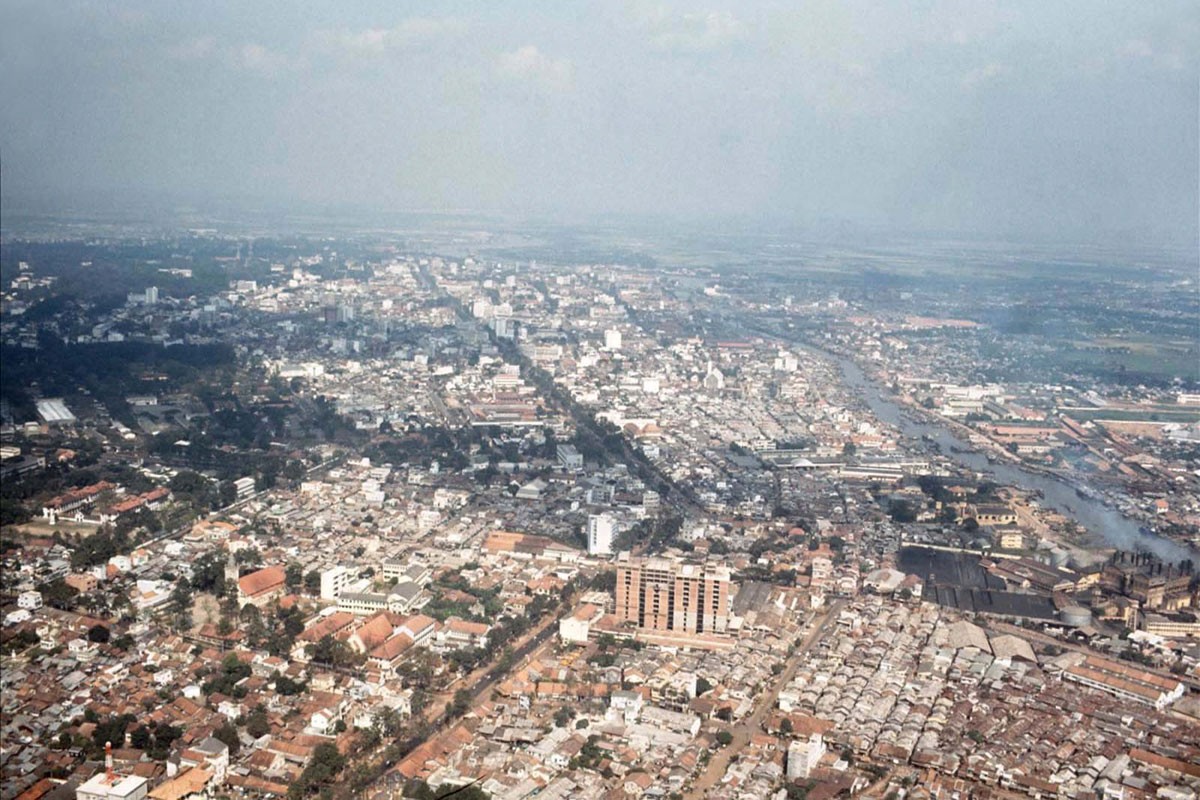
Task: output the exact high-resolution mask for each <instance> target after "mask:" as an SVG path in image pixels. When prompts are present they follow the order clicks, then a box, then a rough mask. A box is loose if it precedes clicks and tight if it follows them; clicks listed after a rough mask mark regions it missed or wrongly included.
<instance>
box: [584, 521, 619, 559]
mask: <svg viewBox="0 0 1200 800" xmlns="http://www.w3.org/2000/svg"><path fill="white" fill-rule="evenodd" d="M613 527H614V526H613V520H612V517H610V516H608V515H607V514H591V515H589V516H588V531H587V541H588V555H593V556H610V555H612V545H613Z"/></svg>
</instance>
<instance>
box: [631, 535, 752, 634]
mask: <svg viewBox="0 0 1200 800" xmlns="http://www.w3.org/2000/svg"><path fill="white" fill-rule="evenodd" d="M616 601H617V602H616V616H617V619H618V621H620V622H622V623H625V624H631V625H633V626H635V627H637V628H641V629H643V630H650V631H675V632H679V633H725V632H727V631H728V629H729V616H730V611H731V602H730V587H729V568H728V567H725V566H719V565H716V564H709V563H704V564H681V563H677V562H674V561H669V560H666V559H661V558H650V559H635V558H630V557H629V556H628V555H627V554H623V555H622V556H621V558H620V560H619V561H618V563H617V590H616Z"/></svg>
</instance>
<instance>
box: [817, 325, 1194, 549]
mask: <svg viewBox="0 0 1200 800" xmlns="http://www.w3.org/2000/svg"><path fill="white" fill-rule="evenodd" d="M809 349H811V350H813V351H814V352H816V353H818V354H819V355H822V356H824V357H826V358H833V359H834V360H836V361H837V363H838V366H839V367H840V368H841V371H842V377H843V378H844V379H845V381H846V384H847V385H849V386H850V387H851V388H853V389H854V390H855V391H857V392H858V393H859V394H860V395H862V398H863V400H865V401H866V403H867V405H868V406H869V407H870V409H871V411H872V412H873V413H874V414H875V416H876V417H878V418H879V419H880V420H881V421H883V422H886V423H888V424H890V425H894V426H895V427H896V428H898V429H899V430H900V432H901V433H903V434H904V435H905V436H910V437H913V438H918V437H924V438H926V439H927V440H929V441H933V442H935V443H937V445H938V446H939V447H940V448H941V451H942V453H943V455H945V456H946V457H947V458H950V459H951V460H953V461H954V462H956V463H958V464H959V465H961V466H963V467H966V468H967V469H970V470H974V471H975V472H982V473H989V474H990V475H991V476H992V477H993V479H994V480H995V481H996V482H997V483H1000V484H1005V485H1009V486H1018V487H1020V488H1022V489H1026V490H1029V491H1032V490H1037V491H1040V492H1041V493H1042V500H1041V504H1042V505H1043V506H1046V507H1049V508H1053V509H1054V510H1055V511H1058V512H1059V513H1060V514H1063V515H1064V516H1066V517H1068V518H1070V519H1074V520H1075V521H1076V522H1078V523H1079V524H1080V525H1082V526H1083V527H1084V528H1086V529H1087V530H1088V531H1089V532H1091V533H1095V534H1097V535H1098V536H1100V537H1101V538H1102V539H1104V541H1106V542H1108V543H1109V544H1110V545H1112V546H1113V547H1117V548H1120V549H1122V550H1131V551H1133V550H1146V551H1149V552H1151V553H1154V554H1155V555H1157V556H1158V557H1159V558H1162V559H1164V560H1167V561H1180V560H1182V559H1185V558H1191V559H1193V560H1197V559H1200V552H1197V551H1195V550H1192V549H1190V548H1188V547H1187V546H1185V545H1183V544H1180V543H1179V542H1175V541H1173V540H1171V539H1167V538H1165V537H1162V536H1159V535H1157V534H1155V533H1152V532H1150V531H1147V530H1144V529H1142V527H1141V526H1140V525H1139V524H1138V523H1137V522H1136V521H1134V520H1132V519H1130V518H1128V517H1126V516H1125V515H1123V514H1121V513H1120V512H1119V511H1116V510H1115V509H1112V508H1109V507H1108V506H1106V505H1104V504H1103V503H1101V502H1100V501H1098V500H1094V499H1085V498H1082V497H1080V496H1079V495H1078V494H1076V492H1075V488H1074V487H1073V486H1071V485H1070V484H1068V483H1066V482H1065V481H1063V480H1060V479H1058V478H1055V477H1053V476H1050V475H1043V474H1041V473H1039V472H1034V471H1032V470H1029V469H1025V468H1023V467H1020V466H1018V465H1016V464H1011V463H1006V462H1003V461H997V462H991V461H988V459H987V457H986V456H984V455H983V454H982V453H979V452H976V451H974V450H969V449H964V447H966V445H967V443H966V442H964V441H963V440H962V439H959V438H958V437H957V436H955V435H954V434H953V433H952V432H951V431H950V429H949V428H947V427H945V426H943V425H938V424H935V423H930V422H921V421H918V420H916V419H914V418H913V417H912V416H911V415H910V413H906V412H905V410H904V409H903V408H902V407H901V406H900V405H899V404H898V403H896V402H895V401H893V400H891V399H889V398H888V397H886V396H885V395H884V393H883V391H884V390H883V389H882V388H881V387H880V386H879V385H877V384H876V383H875V382H874V381H873V380H871V379H870V378H869V377H867V375H866V374H865V373H864V372H863V371H862V369H861V368H860V367H859V366H858V365H857V364H855V363H854V362H853V361H851V360H850V359H848V358H845V357H843V356H839V355H837V354H836V353H831V352H828V351H825V350H817V349H815V348H809Z"/></svg>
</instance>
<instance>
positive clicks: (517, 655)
mask: <svg viewBox="0 0 1200 800" xmlns="http://www.w3.org/2000/svg"><path fill="white" fill-rule="evenodd" d="M559 613H561V612H548V613H547V614H546V617H545V618H544V619H543V620H542V621H541V622H540V623H538V625H537V626H536V627H534V628H532V629H531V630H529V631H527V632H526V633H525V635H524V637H522V639H521V643H520V644H519V645H517V646H516V647H515V648H514V649H513V668H514V669H515V668H516V665H518V664H519V663H521V661H522V660H523V659H524V658H525V657H526V656H528V655H530V654H531V653H532V652H533V651H534V650H535V649H536V648H538V647H539V646H541V645H543V644H545V643H546V642H547V641H549V640H550V638H551V637H553V635H554V634H555V633H556V632H557V631H558V619H559ZM507 674H508V673H507V672H501V671H500V669H499V667H498V666H497V664H496V663H495V661H494V660H493V661H489V662H488V663H487V664H484V665H483V666H480V667H477V668H476V669H475V671H474V672H472V673H471V674H469V675H467V676H466V677H465V678H463V679H461V680H459V681H457V682H456V683H455V684H452V685H451V686H450V687H449V688H448V689H447V691H445V692H442V693H440V694H437V695H434V697H433V699H432V700H431V701H430V703H429V706H428V708H426V709H425V719H427V720H429V721H430V722H434V723H436V722H438V721H440V720H441V718H442V717H443V715H444V714H445V710H446V703H447V702H449V701H451V700H453V699H454V693H455V692H456V691H458V689H457V688H456V687H462V686H466V687H467V691H468V692H470V694H471V706H472V707H474V706H476V705H478V704H479V703H481V702H482V701H483V700H484V699H485V697H486V695H487V693H488V692H489V691H491V689H492V686H493V684H495V683H496V682H497V681H499V680H500V679H501V678H503V677H504V676H505V675H507Z"/></svg>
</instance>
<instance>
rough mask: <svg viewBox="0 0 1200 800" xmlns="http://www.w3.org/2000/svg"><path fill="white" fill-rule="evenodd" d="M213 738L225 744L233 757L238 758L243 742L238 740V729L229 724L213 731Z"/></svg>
mask: <svg viewBox="0 0 1200 800" xmlns="http://www.w3.org/2000/svg"><path fill="white" fill-rule="evenodd" d="M213 738H214V739H217V740H219V741H222V742H224V743H225V746H226V747H228V748H229V755H231V756H236V755H237V754H238V751H239V750H241V749H242V741H241V739H239V738H238V732H237V728H235V727H233V725H232V724H230V723H228V722H226V723H225V724H224V725H222V726H221V727H219V728H217V729H216V730H215V731H213Z"/></svg>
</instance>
